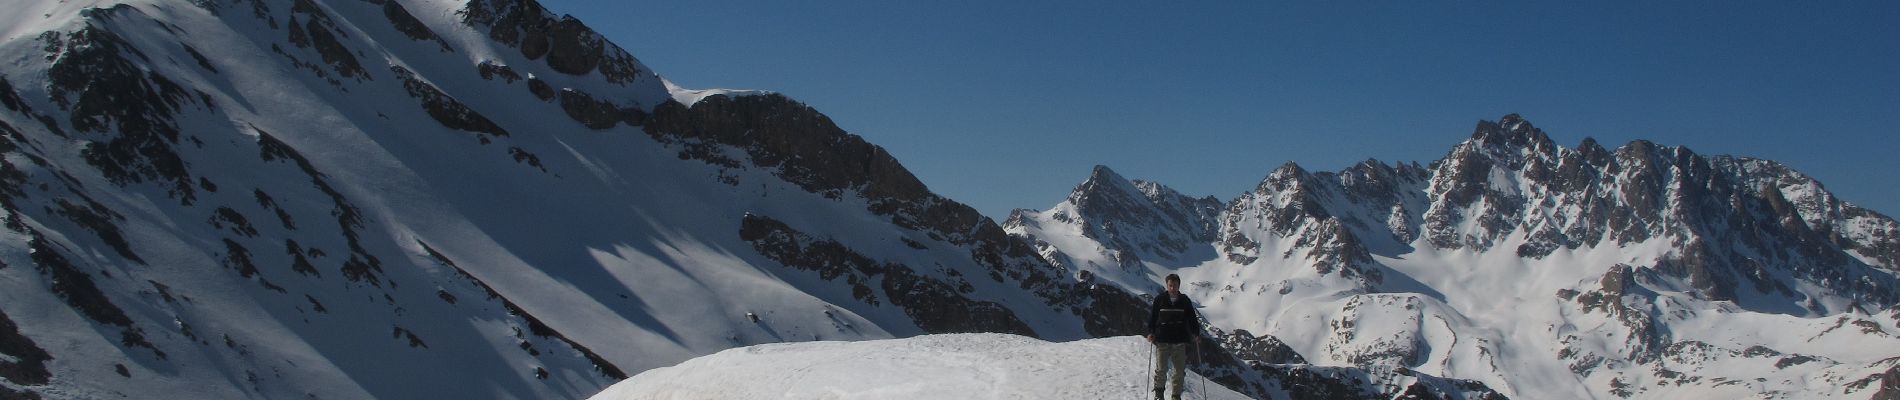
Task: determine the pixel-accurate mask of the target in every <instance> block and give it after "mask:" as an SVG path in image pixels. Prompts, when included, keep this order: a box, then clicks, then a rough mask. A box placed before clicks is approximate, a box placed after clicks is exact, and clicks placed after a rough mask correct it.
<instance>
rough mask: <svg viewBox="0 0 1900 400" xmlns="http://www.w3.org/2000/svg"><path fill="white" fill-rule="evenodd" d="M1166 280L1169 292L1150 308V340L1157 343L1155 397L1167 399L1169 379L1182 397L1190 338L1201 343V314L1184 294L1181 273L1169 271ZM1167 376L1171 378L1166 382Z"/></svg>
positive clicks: (1156, 398) (1156, 299)
mask: <svg viewBox="0 0 1900 400" xmlns="http://www.w3.org/2000/svg"><path fill="white" fill-rule="evenodd" d="M1166 282H1167V284H1168V292H1167V293H1162V294H1161V295H1160V296H1156V297H1155V304H1154V307H1153V308H1152V309H1150V310H1149V311H1148V342H1149V343H1153V344H1154V346H1155V359H1154V363H1155V364H1154V365H1155V367H1154V371H1155V376H1154V389H1155V400H1163V399H1162V398H1161V394H1162V393H1163V389H1165V388H1166V386H1163V385H1162V384H1163V383H1165V382H1172V386H1173V387H1174V396H1173V398H1174V400H1181V389H1182V387H1181V383H1182V381H1183V379H1184V378H1185V377H1186V376H1187V358H1188V356H1187V352H1188V342H1190V341H1192V342H1194V344H1196V345H1199V344H1201V318H1200V316H1199V315H1198V314H1196V313H1195V312H1194V302H1193V301H1190V300H1188V298H1187V296H1186V295H1182V294H1181V276H1180V275H1175V274H1168V278H1167V280H1166ZM1196 347H1198V346H1196ZM1170 373H1171V374H1170ZM1164 377H1165V378H1169V379H1166V380H1165V382H1164V379H1163V378H1164Z"/></svg>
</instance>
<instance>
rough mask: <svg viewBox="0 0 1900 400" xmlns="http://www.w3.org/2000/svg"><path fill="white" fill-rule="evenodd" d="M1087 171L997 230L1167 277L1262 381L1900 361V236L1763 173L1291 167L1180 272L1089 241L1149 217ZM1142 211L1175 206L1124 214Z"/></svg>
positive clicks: (1804, 371)
mask: <svg viewBox="0 0 1900 400" xmlns="http://www.w3.org/2000/svg"><path fill="white" fill-rule="evenodd" d="M1102 170H1103V169H1102V168H1099V167H1098V169H1097V172H1096V173H1094V174H1093V176H1092V177H1091V178H1090V181H1089V182H1087V183H1084V184H1082V185H1080V186H1078V189H1077V190H1076V194H1075V195H1072V196H1071V198H1070V200H1067V201H1065V202H1063V203H1061V204H1058V205H1057V206H1055V207H1053V208H1051V209H1050V210H1048V211H1033V210H1020V211H1018V212H1017V213H1015V215H1013V216H1012V217H1011V218H1010V220H1009V221H1008V222H1007V223H1006V224H1005V227H1006V229H1008V230H1009V231H1010V232H1011V233H1012V234H1015V235H1020V236H1023V237H1025V238H1026V239H1029V240H1032V241H1033V242H1035V243H1038V244H1039V247H1038V251H1039V252H1040V253H1041V254H1043V255H1044V256H1045V257H1047V258H1050V259H1052V260H1069V263H1070V264H1071V265H1076V266H1078V267H1080V268H1082V269H1084V270H1086V271H1090V272H1091V273H1094V274H1101V275H1111V274H1112V275H1114V276H1116V277H1117V279H1116V280H1115V282H1116V283H1117V284H1118V285H1120V286H1122V287H1124V288H1127V289H1129V290H1131V291H1137V292H1151V291H1153V290H1154V289H1153V288H1154V287H1155V286H1154V285H1155V282H1158V281H1159V277H1160V276H1163V275H1166V274H1168V273H1180V274H1181V275H1182V276H1183V277H1184V278H1186V281H1187V285H1186V286H1187V291H1188V292H1190V294H1192V295H1194V296H1195V297H1196V298H1198V299H1201V301H1202V302H1203V303H1204V304H1205V305H1206V306H1207V307H1208V310H1207V314H1208V315H1209V320H1210V321H1211V322H1213V324H1214V325H1215V326H1216V327H1218V328H1219V329H1221V330H1222V331H1223V332H1224V334H1226V335H1228V336H1229V337H1228V339H1227V340H1228V341H1229V342H1232V343H1236V344H1241V345H1242V346H1240V347H1245V345H1244V344H1245V343H1258V344H1259V347H1261V348H1263V349H1271V350H1262V351H1258V352H1254V353H1256V354H1255V355H1254V356H1253V357H1255V358H1256V359H1260V360H1271V359H1285V358H1287V357H1289V356H1288V354H1289V353H1292V354H1297V355H1300V356H1303V358H1304V359H1305V360H1309V361H1311V362H1313V363H1315V364H1319V365H1357V366H1395V367H1405V368H1408V369H1412V370H1417V371H1421V372H1425V373H1431V374H1434V375H1440V376H1447V377H1454V378H1467V379H1477V380H1481V381H1483V382H1485V383H1486V384H1487V385H1489V386H1491V387H1493V388H1497V389H1499V390H1500V391H1501V392H1504V393H1505V394H1507V395H1512V396H1515V397H1530V398H1552V397H1642V398H1675V397H1679V396H1682V395H1684V394H1685V393H1694V394H1695V396H1705V395H1718V394H1745V395H1748V396H1758V395H1759V396H1767V397H1791V398H1803V397H1847V398H1864V397H1866V396H1869V395H1870V394H1871V393H1874V392H1876V391H1877V389H1875V388H1877V387H1878V386H1876V385H1874V383H1875V382H1877V381H1880V380H1881V378H1880V377H1881V376H1883V374H1886V375H1891V372H1892V371H1893V370H1894V368H1895V363H1896V360H1900V358H1895V357H1896V356H1900V353H1894V352H1892V351H1885V349H1894V348H1900V347H1896V346H1895V345H1896V343H1895V342H1894V341H1893V340H1894V338H1893V336H1892V335H1893V334H1895V333H1900V325H1897V324H1896V321H1895V318H1896V316H1900V315H1896V313H1895V310H1900V306H1896V304H1897V303H1900V298H1896V294H1900V290H1896V280H1895V271H1896V264H1894V262H1893V261H1892V260H1893V259H1894V254H1895V253H1894V251H1893V250H1892V249H1893V248H1894V246H1895V243H1896V238H1897V237H1900V235H1897V234H1900V225H1896V224H1895V223H1894V221H1893V220H1892V219H1891V218H1888V217H1886V216H1884V215H1881V214H1879V213H1875V212H1873V211H1871V210H1866V209H1862V208H1859V207H1856V206H1853V205H1852V204H1849V203H1845V202H1842V201H1840V200H1838V199H1836V198H1834V197H1833V196H1832V195H1831V194H1828V193H1827V191H1826V190H1825V189H1823V188H1822V186H1821V184H1820V183H1819V182H1817V181H1815V180H1814V179H1812V178H1811V177H1807V176H1805V175H1802V174H1800V173H1798V172H1795V171H1793V170H1792V169H1789V168H1787V167H1785V166H1782V165H1779V164H1776V163H1774V162H1772V161H1766V160H1758V159H1748V158H1740V157H1730V156H1702V155H1698V154H1695V153H1694V152H1691V151H1689V150H1688V149H1685V148H1680V147H1665V146H1659V145H1656V144H1653V143H1649V142H1645V141H1638V142H1634V143H1630V144H1628V145H1626V146H1623V147H1621V148H1618V149H1615V150H1614V151H1612V150H1609V149H1605V148H1603V147H1601V146H1599V145H1597V144H1596V143H1595V142H1594V141H1591V140H1587V139H1586V140H1585V142H1584V143H1583V144H1582V145H1580V146H1578V147H1577V148H1575V149H1570V148H1564V147H1561V146H1557V145H1555V144H1553V143H1551V142H1550V140H1549V139H1548V138H1547V137H1546V136H1545V135H1544V134H1543V132H1542V131H1540V130H1538V129H1536V128H1535V127H1532V126H1531V125H1530V124H1529V123H1528V122H1525V121H1524V120H1523V119H1521V118H1519V117H1517V116H1515V115H1511V116H1506V117H1505V118H1504V119H1502V120H1500V121H1498V122H1488V121H1487V122H1481V123H1480V124H1479V126H1478V129H1477V130H1476V132H1475V133H1474V134H1473V135H1472V137H1471V138H1470V139H1469V140H1466V141H1465V142H1464V143H1461V144H1459V145H1458V146H1457V147H1455V148H1454V149H1453V150H1452V151H1451V152H1450V153H1449V154H1447V156H1446V158H1444V159H1441V160H1438V161H1435V162H1433V163H1431V165H1429V166H1420V165H1417V164H1400V165H1396V166H1394V165H1387V164H1384V163H1380V162H1377V161H1368V162H1365V163H1361V164H1359V165H1355V166H1353V167H1351V168H1348V169H1346V170H1345V171H1341V172H1337V173H1326V172H1321V173H1313V172H1308V171H1305V170H1304V169H1302V168H1300V167H1299V166H1297V165H1292V164H1288V165H1286V166H1283V167H1281V168H1279V169H1277V170H1275V171H1273V173H1271V174H1270V175H1269V176H1268V177H1267V178H1266V179H1264V180H1263V181H1262V182H1261V184H1260V185H1259V187H1258V188H1256V190H1254V191H1251V192H1248V193H1243V194H1241V195H1240V196H1238V197H1236V198H1235V199H1233V200H1231V201H1229V202H1227V206H1226V207H1225V209H1224V210H1223V211H1221V213H1220V214H1219V215H1218V217H1217V218H1218V219H1219V221H1221V225H1220V227H1219V228H1218V230H1217V232H1216V233H1215V235H1214V238H1213V239H1212V240H1204V241H1201V242H1198V243H1194V244H1192V245H1191V246H1189V247H1190V250H1187V251H1186V252H1188V253H1195V252H1199V253H1201V254H1207V253H1214V254H1218V256H1215V257H1205V258H1189V259H1184V260H1183V259H1167V258H1140V257H1130V256H1128V255H1127V254H1126V252H1120V251H1117V250H1116V249H1120V248H1131V247H1140V246H1144V245H1149V246H1158V245H1162V244H1164V243H1166V242H1165V241H1161V242H1158V243H1148V244H1139V243H1137V244H1127V243H1117V242H1113V241H1109V240H1101V239H1098V237H1099V236H1097V237H1091V236H1087V235H1084V234H1082V232H1093V231H1098V230H1102V229H1104V227H1107V226H1115V227H1116V228H1117V229H1122V230H1127V229H1129V228H1128V227H1129V226H1131V225H1134V224H1130V223H1128V221H1129V220H1128V219H1126V218H1121V217H1120V216H1119V215H1124V214H1128V213H1130V212H1126V211H1100V212H1091V213H1082V214H1077V213H1076V212H1075V211H1073V210H1077V209H1079V208H1078V207H1076V204H1079V203H1080V202H1079V201H1077V200H1076V199H1078V198H1105V197H1115V196H1121V197H1120V198H1128V199H1140V197H1139V196H1135V195H1134V194H1133V192H1132V191H1130V190H1127V189H1125V188H1123V189H1120V193H1119V194H1117V193H1110V192H1105V191H1104V190H1102V189H1100V188H1116V187H1120V185H1116V184H1112V183H1111V184H1104V183H1099V182H1096V180H1098V178H1102V177H1104V176H1106V175H1112V174H1104V173H1102ZM1115 178H1119V177H1115ZM1143 207H1149V208H1153V207H1166V206H1165V205H1163V204H1159V203H1143V202H1140V201H1135V202H1133V205H1130V206H1123V209H1124V210H1127V209H1137V210H1138V209H1142V208H1143ZM1200 220H1202V219H1201V218H1199V217H1191V218H1180V219H1176V220H1173V221H1169V222H1159V223H1156V222H1149V223H1145V224H1140V226H1144V227H1157V226H1168V224H1188V223H1193V222H1195V221H1200ZM1150 229H1153V228H1150ZM1120 237H1142V236H1140V235H1123V236H1120ZM1241 332H1245V333H1246V335H1238V333H1241ZM1280 346H1285V347H1286V348H1285V349H1283V350H1281V349H1279V347H1280ZM1230 347H1233V346H1230ZM1245 355H1246V354H1244V353H1243V356H1245ZM1890 380H1891V379H1890ZM1896 382H1900V381H1896Z"/></svg>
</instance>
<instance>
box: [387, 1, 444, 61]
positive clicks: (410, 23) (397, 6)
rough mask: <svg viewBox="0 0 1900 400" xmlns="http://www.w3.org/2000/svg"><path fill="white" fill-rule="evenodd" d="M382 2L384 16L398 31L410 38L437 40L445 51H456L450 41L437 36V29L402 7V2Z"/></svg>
mask: <svg viewBox="0 0 1900 400" xmlns="http://www.w3.org/2000/svg"><path fill="white" fill-rule="evenodd" d="M382 3H383V16H384V17H387V18H389V23H390V24H392V25H395V26H396V31H398V32H402V34H403V35H408V36H409V38H410V39H415V40H429V41H435V43H436V44H437V45H440V46H442V51H443V52H450V53H452V52H455V49H452V48H449V41H447V40H443V39H442V38H441V37H440V36H437V35H436V34H435V31H433V30H430V29H429V26H428V25H424V24H423V23H422V20H419V19H416V16H415V15H412V14H409V10H408V9H406V8H403V7H402V2H399V1H394V0H389V1H384V2H382Z"/></svg>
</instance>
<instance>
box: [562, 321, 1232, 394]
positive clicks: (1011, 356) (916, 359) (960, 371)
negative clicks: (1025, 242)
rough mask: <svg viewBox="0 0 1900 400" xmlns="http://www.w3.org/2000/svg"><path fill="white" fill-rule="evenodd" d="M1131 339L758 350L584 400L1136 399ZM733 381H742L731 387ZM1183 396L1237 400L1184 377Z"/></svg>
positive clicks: (963, 339)
mask: <svg viewBox="0 0 1900 400" xmlns="http://www.w3.org/2000/svg"><path fill="white" fill-rule="evenodd" d="M1148 347H1149V346H1147V343H1145V342H1143V341H1142V340H1141V339H1140V338H1136V337H1117V338H1109V339H1089V340H1081V341H1075V342H1067V343H1049V342H1043V341H1039V340H1035V339H1031V338H1026V337H1021V336H1013V335H1004V334H945V335H925V336H918V337H913V338H908V339H891V340H870V341H862V342H806V343H784V344H762V345H754V346H750V347H743V348H736V349H731V350H726V351H722V352H719V353H716V354H713V355H709V356H705V357H700V358H696V359H693V360H690V361H687V362H685V363H681V364H680V365H677V366H672V367H666V368H657V369H652V370H648V371H647V372H644V373H641V374H640V375H636V376H634V377H633V378H631V379H628V380H626V381H624V382H621V383H619V384H616V385H614V386H613V387H611V388H608V389H607V390H605V391H602V392H601V393H600V394H598V395H595V396H594V397H593V398H595V399H601V400H609V399H669V398H708V399H710V398H723V399H756V398H867V399H868V398H880V399H896V398H902V399H969V398H990V399H1116V398H1142V396H1143V395H1144V391H1146V390H1147V387H1146V386H1144V385H1145V382H1146V381H1145V380H1144V379H1143V377H1144V376H1145V375H1146V374H1147V373H1148V371H1147V370H1146V369H1145V368H1146V365H1147V364H1145V363H1144V360H1146V359H1147V358H1148V357H1149V355H1148V353H1147V351H1148ZM734 377H745V378H744V379H743V380H741V381H738V382H735V381H733V378H734ZM1186 381H1187V382H1188V385H1187V387H1188V389H1187V391H1186V392H1185V393H1184V395H1186V396H1189V397H1193V398H1196V399H1198V398H1201V397H1202V395H1203V394H1205V395H1206V397H1207V398H1209V399H1245V398H1247V397H1246V396H1243V395H1241V394H1239V393H1235V392H1233V391H1231V390H1227V389H1226V388H1222V387H1220V386H1216V385H1208V386H1201V382H1202V378H1200V377H1199V376H1198V375H1192V374H1190V375H1189V376H1188V378H1187V379H1186Z"/></svg>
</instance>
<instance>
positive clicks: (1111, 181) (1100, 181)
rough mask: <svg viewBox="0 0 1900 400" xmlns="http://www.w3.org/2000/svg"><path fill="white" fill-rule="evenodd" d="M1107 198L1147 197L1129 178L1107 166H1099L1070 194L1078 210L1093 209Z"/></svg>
mask: <svg viewBox="0 0 1900 400" xmlns="http://www.w3.org/2000/svg"><path fill="white" fill-rule="evenodd" d="M1105 196H1106V197H1108V198H1114V197H1140V198H1146V197H1147V196H1146V195H1145V194H1143V193H1142V191H1141V189H1140V188H1137V187H1135V183H1134V182H1132V181H1129V180H1128V178H1124V177H1122V176H1121V174H1118V173H1115V170H1113V169H1109V168H1108V166H1106V165H1097V166H1095V169H1094V170H1092V171H1090V172H1089V178H1088V179H1087V180H1084V181H1082V183H1081V184H1079V185H1076V186H1075V190H1072V191H1070V192H1069V199H1068V202H1069V203H1071V204H1075V205H1076V206H1077V207H1078V208H1084V209H1087V208H1091V207H1090V206H1091V205H1092V204H1093V203H1096V202H1098V201H1101V200H1104V197H1105Z"/></svg>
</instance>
